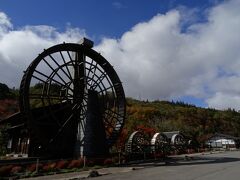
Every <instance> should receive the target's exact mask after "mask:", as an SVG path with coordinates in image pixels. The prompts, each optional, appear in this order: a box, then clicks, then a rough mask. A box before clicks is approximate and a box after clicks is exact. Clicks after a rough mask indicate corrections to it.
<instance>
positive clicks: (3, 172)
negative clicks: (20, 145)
mask: <svg viewBox="0 0 240 180" xmlns="http://www.w3.org/2000/svg"><path fill="white" fill-rule="evenodd" d="M12 168H13V166H12V165H7V166H2V167H0V176H1V177H4V176H9V175H10V172H11V170H12Z"/></svg>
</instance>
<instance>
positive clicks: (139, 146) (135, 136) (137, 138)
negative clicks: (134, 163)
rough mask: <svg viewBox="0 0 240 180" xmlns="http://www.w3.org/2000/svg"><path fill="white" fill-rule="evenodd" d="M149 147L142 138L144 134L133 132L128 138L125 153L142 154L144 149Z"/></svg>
mask: <svg viewBox="0 0 240 180" xmlns="http://www.w3.org/2000/svg"><path fill="white" fill-rule="evenodd" d="M147 146H149V142H148V140H147V139H146V138H145V137H144V134H143V133H142V132H140V131H134V132H133V133H132V134H131V135H130V136H129V139H128V141H127V144H126V152H127V153H144V151H145V150H146V147H147Z"/></svg>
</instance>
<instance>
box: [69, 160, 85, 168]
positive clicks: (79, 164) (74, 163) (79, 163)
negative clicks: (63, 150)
mask: <svg viewBox="0 0 240 180" xmlns="http://www.w3.org/2000/svg"><path fill="white" fill-rule="evenodd" d="M83 163H84V162H83V159H78V160H72V161H71V162H70V163H69V165H68V168H69V169H72V168H80V167H83Z"/></svg>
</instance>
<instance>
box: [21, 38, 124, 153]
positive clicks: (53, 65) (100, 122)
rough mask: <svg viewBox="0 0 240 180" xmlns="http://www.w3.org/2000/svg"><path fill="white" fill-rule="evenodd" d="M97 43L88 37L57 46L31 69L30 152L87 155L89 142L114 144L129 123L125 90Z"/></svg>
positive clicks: (26, 85) (25, 95) (26, 102)
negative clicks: (96, 49) (97, 48)
mask: <svg viewBox="0 0 240 180" xmlns="http://www.w3.org/2000/svg"><path fill="white" fill-rule="evenodd" d="M92 47H93V42H92V41H90V40H87V39H84V40H83V42H82V43H81V44H74V43H63V44H58V45H55V46H53V47H50V48H49V49H46V50H44V51H43V52H42V53H41V54H39V56H38V57H37V58H36V59H34V60H33V62H32V63H31V64H30V65H29V67H28V68H27V70H26V71H25V73H24V76H23V78H22V81H21V86H20V110H21V112H22V114H23V115H24V117H25V118H26V119H27V123H26V125H27V128H28V130H29V135H30V142H31V146H30V154H31V153H32V154H33V155H36V154H40V155H46V154H48V155H50V156H51V155H53V156H61V157H62V156H71V155H73V154H74V153H83V151H84V150H83V148H84V146H87V144H88V143H89V141H93V142H95V141H94V140H95V139H98V142H100V141H101V143H100V145H103V144H104V143H106V147H107V148H109V147H111V146H112V145H113V144H114V143H115V141H116V140H117V138H118V136H119V133H120V131H121V130H122V127H123V125H124V121H125V113H126V105H125V95H124V90H123V87H122V83H121V81H120V79H119V77H118V75H117V73H116V72H115V70H114V69H113V67H112V66H111V65H110V63H109V62H108V61H107V60H106V59H105V58H104V57H103V56H101V55H100V54H99V53H97V52H96V51H94V50H93V49H92ZM92 131H94V132H92ZM99 138H100V140H99ZM96 143H97V142H96ZM92 144H93V143H92ZM89 146H91V148H95V147H92V145H89ZM89 146H88V147H89ZM99 148H101V147H99ZM78 151H79V152H78Z"/></svg>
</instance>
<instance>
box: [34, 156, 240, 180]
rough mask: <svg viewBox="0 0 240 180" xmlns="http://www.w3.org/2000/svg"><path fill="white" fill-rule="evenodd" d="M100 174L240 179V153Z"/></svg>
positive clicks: (132, 179)
mask: <svg viewBox="0 0 240 180" xmlns="http://www.w3.org/2000/svg"><path fill="white" fill-rule="evenodd" d="M133 167H134V168H133ZM97 171H98V172H99V173H100V174H102V176H99V177H96V178H93V180H113V179H114V180H118V179H127V180H239V179H240V151H232V152H224V153H214V154H209V153H207V154H205V155H202V154H198V155H196V154H195V155H191V156H187V157H185V156H176V157H173V158H170V159H168V160H167V161H166V162H155V163H151V162H150V163H141V164H132V165H131V166H130V167H121V168H120V167H116V168H104V169H99V170H97ZM88 174H89V172H87V171H85V172H76V173H68V174H59V175H54V176H45V177H38V178H31V179H34V180H37V179H39V180H40V179H41V180H42V179H46V180H47V179H58V180H78V179H83V178H84V179H85V178H86V177H87V176H88Z"/></svg>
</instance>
